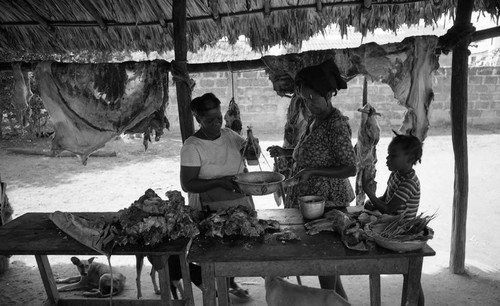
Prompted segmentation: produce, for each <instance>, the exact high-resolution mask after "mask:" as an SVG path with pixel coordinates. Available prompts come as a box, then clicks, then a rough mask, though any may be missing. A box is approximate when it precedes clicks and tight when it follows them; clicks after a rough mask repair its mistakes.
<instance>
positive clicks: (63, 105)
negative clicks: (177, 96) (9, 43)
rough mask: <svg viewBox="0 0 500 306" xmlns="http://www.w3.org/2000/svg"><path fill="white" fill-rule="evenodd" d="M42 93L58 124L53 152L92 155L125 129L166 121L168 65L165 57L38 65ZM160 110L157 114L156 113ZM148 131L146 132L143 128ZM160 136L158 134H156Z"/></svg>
mask: <svg viewBox="0 0 500 306" xmlns="http://www.w3.org/2000/svg"><path fill="white" fill-rule="evenodd" d="M36 72H37V77H38V80H39V84H40V95H41V98H42V101H43V104H44V106H45V108H46V109H47V110H48V112H49V114H50V117H51V119H52V121H53V124H54V129H55V134H54V138H53V140H52V150H53V151H55V152H60V151H63V150H68V151H71V152H73V153H75V154H77V155H78V156H80V158H81V160H82V163H83V164H84V165H85V164H86V161H87V158H88V156H89V155H90V154H91V153H92V152H94V151H95V150H97V149H99V148H101V147H103V146H104V144H105V143H106V142H107V141H109V140H111V139H113V138H114V137H115V136H117V135H120V134H121V133H123V132H124V131H127V130H132V129H133V130H137V129H138V128H139V127H142V129H147V128H149V124H143V123H142V121H146V122H147V123H152V122H154V120H153V119H155V118H159V119H158V120H160V121H161V122H162V123H163V124H161V125H160V128H162V127H163V126H164V125H165V121H164V119H165V117H164V111H165V108H166V106H167V103H168V69H167V67H166V66H165V65H163V64H162V63H161V61H151V62H126V63H117V64H63V63H55V62H43V63H40V64H39V65H38V66H37V69H36ZM157 111H158V112H159V113H156V112H157ZM143 132H145V131H143ZM157 136H158V134H157Z"/></svg>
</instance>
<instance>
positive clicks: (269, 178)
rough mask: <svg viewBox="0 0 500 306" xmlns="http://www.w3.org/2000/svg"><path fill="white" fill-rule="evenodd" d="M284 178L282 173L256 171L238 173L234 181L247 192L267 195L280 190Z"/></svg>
mask: <svg viewBox="0 0 500 306" xmlns="http://www.w3.org/2000/svg"><path fill="white" fill-rule="evenodd" d="M284 179H285V176H284V175H283V174H281V173H276V172H271V171H256V172H247V173H240V174H237V175H236V176H235V179H234V181H235V182H236V184H237V185H238V187H239V188H240V190H241V192H243V193H245V194H249V195H266V194H271V193H273V192H276V191H278V190H279V188H280V184H281V182H283V180H284Z"/></svg>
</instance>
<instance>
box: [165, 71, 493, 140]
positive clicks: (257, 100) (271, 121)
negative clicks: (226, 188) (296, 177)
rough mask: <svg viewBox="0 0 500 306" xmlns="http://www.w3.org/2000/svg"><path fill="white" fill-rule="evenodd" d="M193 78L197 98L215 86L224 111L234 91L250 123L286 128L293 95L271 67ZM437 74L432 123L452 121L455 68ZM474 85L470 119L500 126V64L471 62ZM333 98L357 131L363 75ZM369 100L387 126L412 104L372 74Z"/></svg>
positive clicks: (172, 106) (174, 115) (172, 96)
mask: <svg viewBox="0 0 500 306" xmlns="http://www.w3.org/2000/svg"><path fill="white" fill-rule="evenodd" d="M191 78H192V79H193V80H195V82H196V86H195V88H194V91H193V98H194V97H197V96H200V95H202V94H204V93H206V92H213V93H214V94H215V95H216V96H217V97H219V99H220V100H221V102H222V112H223V114H224V113H225V112H226V110H227V106H228V104H229V101H230V99H231V97H233V96H234V99H235V101H236V103H237V104H238V106H239V108H240V111H241V119H242V121H243V126H244V127H246V126H249V125H250V126H252V127H253V128H254V130H255V132H256V134H261V133H280V132H282V131H283V127H284V125H285V122H286V112H287V109H288V104H289V102H290V98H288V97H279V96H278V95H277V94H276V92H275V91H274V90H273V85H272V83H271V81H269V78H268V76H267V74H266V73H265V71H260V70H259V71H246V72H234V73H232V74H231V73H229V72H210V73H199V74H191ZM231 78H232V79H231ZM432 78H433V90H434V100H433V102H432V103H431V106H430V110H429V119H430V125H431V127H430V128H431V129H432V128H433V127H446V126H450V125H451V121H450V90H451V68H440V69H438V70H437V71H435V72H434V74H433V76H432ZM468 86H469V92H468V96H469V110H468V121H469V125H471V126H485V125H495V126H497V127H500V67H471V68H470V69H469V85H468ZM169 87H170V88H169V106H168V108H167V117H168V119H169V121H170V125H171V132H174V133H175V132H179V131H180V129H179V118H178V109H177V98H176V90H175V84H174V83H173V82H172V81H170V86H169ZM233 88H234V91H233ZM332 101H333V103H334V105H335V107H337V108H339V109H340V110H341V111H342V112H343V113H344V115H346V116H348V117H349V119H350V124H351V127H352V129H353V132H356V131H357V127H358V126H359V120H360V113H359V112H358V111H357V109H358V108H359V107H360V106H361V105H362V102H363V77H361V76H359V77H357V78H354V79H353V80H351V81H349V83H348V89H347V90H342V91H339V93H338V94H337V96H336V97H334V98H333V100H332ZM368 102H370V103H371V104H372V105H373V106H374V107H375V108H376V109H377V111H378V112H380V113H381V114H382V117H380V118H379V124H380V126H381V128H382V130H383V131H389V132H390V130H391V129H398V128H399V127H400V125H401V123H402V122H403V117H404V113H405V111H406V108H405V107H403V106H401V105H399V104H398V102H397V100H396V99H394V93H393V92H392V89H391V88H390V87H389V86H388V85H386V84H383V83H378V82H371V81H370V80H369V81H368ZM195 125H196V122H195ZM196 128H197V127H196Z"/></svg>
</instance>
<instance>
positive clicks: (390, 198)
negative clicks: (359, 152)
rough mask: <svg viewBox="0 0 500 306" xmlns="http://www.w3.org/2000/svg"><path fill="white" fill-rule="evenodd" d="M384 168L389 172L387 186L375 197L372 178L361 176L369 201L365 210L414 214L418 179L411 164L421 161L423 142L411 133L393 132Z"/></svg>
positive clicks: (417, 194) (417, 201) (417, 203)
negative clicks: (394, 133)
mask: <svg viewBox="0 0 500 306" xmlns="http://www.w3.org/2000/svg"><path fill="white" fill-rule="evenodd" d="M387 151H388V152H387V162H386V165H387V168H388V169H389V170H390V171H391V174H390V176H389V180H388V181H387V189H386V190H385V192H384V194H383V195H382V196H381V197H377V196H376V195H375V193H374V192H372V191H371V190H374V189H372V188H368V186H369V184H372V183H373V181H368V180H366V179H365V178H364V177H363V179H362V184H363V190H364V191H365V193H366V195H367V196H368V198H369V200H367V201H366V203H365V209H368V210H378V211H380V212H381V213H383V214H390V215H399V214H402V213H403V212H405V218H406V219H411V218H415V217H416V216H417V210H418V205H419V203H420V181H419V180H418V177H417V175H416V174H415V170H413V166H414V165H416V164H417V162H421V158H422V142H421V141H420V140H419V139H418V138H417V137H415V136H412V135H396V136H395V137H394V138H393V139H392V140H391V143H390V144H389V148H388V150H387Z"/></svg>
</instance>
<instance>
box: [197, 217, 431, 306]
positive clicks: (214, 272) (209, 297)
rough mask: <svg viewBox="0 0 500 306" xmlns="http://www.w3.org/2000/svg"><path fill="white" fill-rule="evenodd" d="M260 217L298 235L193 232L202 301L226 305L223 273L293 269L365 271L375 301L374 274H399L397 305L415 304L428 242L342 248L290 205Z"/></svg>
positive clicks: (311, 272) (263, 273) (293, 271)
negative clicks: (403, 248)
mask: <svg viewBox="0 0 500 306" xmlns="http://www.w3.org/2000/svg"><path fill="white" fill-rule="evenodd" d="M258 218H260V219H274V220H278V221H279V222H280V224H281V225H282V228H284V229H289V230H291V231H293V232H294V233H295V234H297V235H298V236H299V237H300V238H301V240H300V241H297V240H295V241H287V242H286V243H281V242H277V241H271V242H267V241H266V243H264V241H263V240H264V239H263V238H231V237H227V238H224V239H215V238H202V237H198V238H196V239H195V240H194V241H193V244H192V246H191V250H190V252H189V255H188V261H190V262H197V263H199V264H200V265H201V267H202V278H203V285H202V291H203V305H204V306H212V305H216V294H215V292H216V290H215V288H216V283H217V288H218V298H219V305H221V306H223V305H228V302H229V297H228V293H227V292H228V291H227V289H228V288H227V280H226V278H227V277H231V276H294V275H332V274H339V275H369V276H370V300H371V304H372V305H380V304H381V297H380V274H403V275H404V283H403V293H402V303H401V304H402V305H417V300H418V295H419V288H420V276H421V271H422V262H423V257H424V256H433V255H435V252H434V250H433V249H432V248H430V247H429V246H427V245H426V246H425V247H424V248H423V249H422V250H420V251H415V252H408V253H397V252H392V251H389V250H385V249H383V248H380V247H377V246H375V245H373V246H371V247H370V250H369V251H368V252H361V251H354V250H349V249H347V248H346V247H345V246H344V245H343V244H342V242H341V241H340V236H339V235H338V234H336V233H332V232H321V233H319V234H317V235H313V236H310V235H307V234H306V232H305V229H304V226H303V223H304V221H303V220H302V218H301V216H300V212H299V211H298V210H296V209H273V210H265V211H258Z"/></svg>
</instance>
